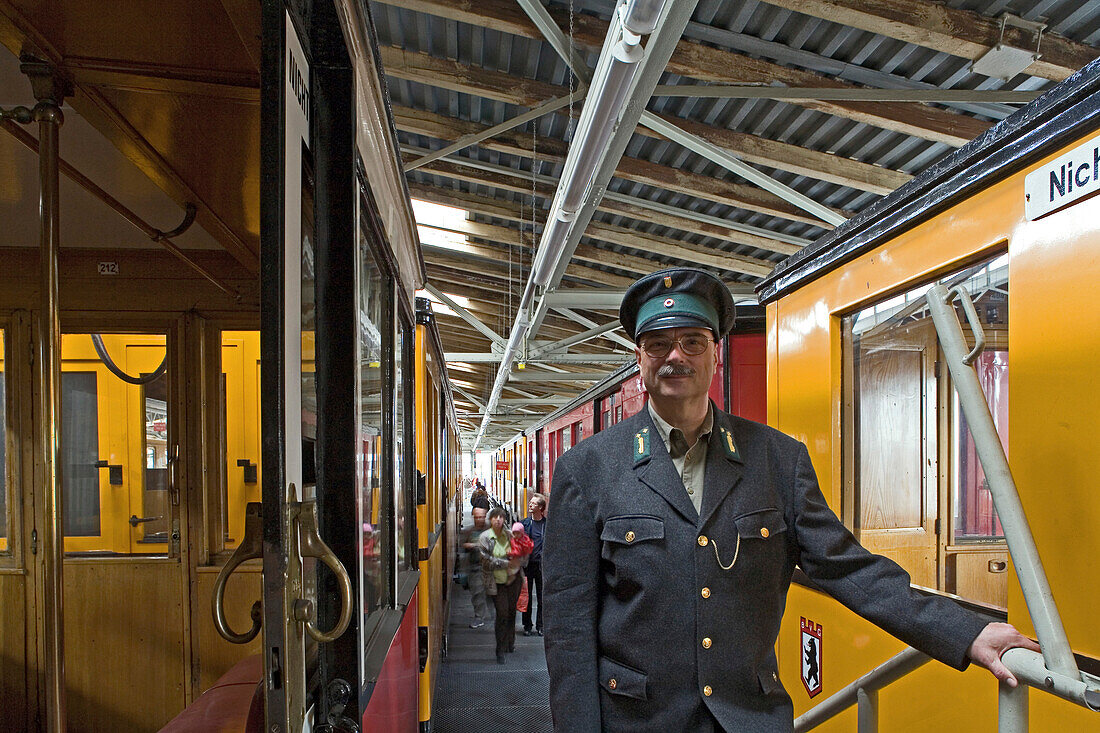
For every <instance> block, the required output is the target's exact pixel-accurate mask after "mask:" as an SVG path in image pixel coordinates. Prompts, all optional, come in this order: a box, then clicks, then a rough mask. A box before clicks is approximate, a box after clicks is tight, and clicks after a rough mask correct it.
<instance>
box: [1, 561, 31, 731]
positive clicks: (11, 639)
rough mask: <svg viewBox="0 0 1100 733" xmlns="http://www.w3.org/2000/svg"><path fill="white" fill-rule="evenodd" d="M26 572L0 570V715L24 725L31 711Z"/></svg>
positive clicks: (19, 726)
mask: <svg viewBox="0 0 1100 733" xmlns="http://www.w3.org/2000/svg"><path fill="white" fill-rule="evenodd" d="M25 583H26V578H25V577H24V575H23V574H22V573H18V572H15V573H0V608H2V609H3V612H2V614H0V711H3V712H2V713H0V718H2V719H3V721H4V723H3V725H4V726H8V725H12V726H14V727H13V728H11V730H18V729H20V728H21V727H22V721H25V720H26V715H27V709H26V705H27V667H28V665H27V658H26V648H27V647H26V644H27V636H28V634H27V627H26V623H27V618H26V616H27V614H26V609H27V604H26V585H25Z"/></svg>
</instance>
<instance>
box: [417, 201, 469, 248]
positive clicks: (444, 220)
mask: <svg viewBox="0 0 1100 733" xmlns="http://www.w3.org/2000/svg"><path fill="white" fill-rule="evenodd" d="M412 207H413V214H415V216H416V224H417V226H416V231H417V234H419V235H420V243H421V244H422V245H424V246H425V247H438V248H442V249H452V250H459V251H463V250H467V249H468V247H467V246H466V235H464V234H460V233H459V232H460V231H461V230H462V228H463V224H464V223H465V221H466V211H465V210H464V209H457V208H455V207H453V206H443V205H442V204H433V203H431V202H430V201H421V200H420V199H413V200H412Z"/></svg>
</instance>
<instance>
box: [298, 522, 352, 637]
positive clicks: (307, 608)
mask: <svg viewBox="0 0 1100 733" xmlns="http://www.w3.org/2000/svg"><path fill="white" fill-rule="evenodd" d="M298 537H299V542H300V546H299V550H298V551H299V553H300V554H301V556H302V557H314V558H317V559H318V560H320V561H321V562H323V563H324V564H325V565H328V567H329V570H331V571H332V572H333V574H334V575H335V576H336V581H337V583H339V585H340V618H339V619H337V621H336V626H334V627H333V628H332V630H330V631H327V632H324V631H321V630H320V629H318V628H317V627H316V626H315V625H314V623H313V621H314V617H315V614H314V613H313V604H312V603H309V602H308V601H305V599H300V600H299V601H298V602H297V603H296V604H295V614H294V615H295V618H296V619H297V620H298V621H302V622H303V623H305V625H306V632H307V633H308V634H309V635H310V636H311V637H313V639H315V640H316V641H318V642H322V643H324V642H332V641H336V639H338V638H340V635H341V634H343V633H344V632H345V631H346V630H347V628H348V623H350V622H351V578H350V577H349V576H348V571H347V570H346V569H344V565H343V563H341V562H340V560H339V558H337V557H336V553H334V552H333V551H332V550H331V549H329V546H328V545H326V544H325V542H324V540H322V539H321V535H320V533H319V531H318V527H317V504H316V503H314V502H312V501H310V502H304V503H303V504H302V506H301V511H300V513H299V514H298Z"/></svg>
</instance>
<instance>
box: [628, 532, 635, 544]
mask: <svg viewBox="0 0 1100 733" xmlns="http://www.w3.org/2000/svg"><path fill="white" fill-rule="evenodd" d="M634 536H635V535H634V530H630V531H629V532H627V533H626V541H627V542H633V541H634Z"/></svg>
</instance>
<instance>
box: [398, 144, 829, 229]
mask: <svg viewBox="0 0 1100 733" xmlns="http://www.w3.org/2000/svg"><path fill="white" fill-rule="evenodd" d="M620 165H621V164H620ZM628 167H629V168H631V169H632V170H633V171H634V175H633V176H632V180H636V181H638V182H639V183H644V184H646V185H649V186H656V187H658V188H664V189H666V190H669V191H676V192H678V193H684V194H687V195H688V196H694V197H696V198H703V199H706V200H708V201H714V202H716V203H720V204H725V205H727V206H732V207H734V208H738V209H744V210H746V211H755V212H756V213H759V214H764V215H765V216H775V217H779V218H780V219H786V220H788V221H797V222H801V223H802V224H809V225H811V226H818V227H822V228H825V229H828V228H830V227H829V225H828V224H826V223H825V222H823V221H821V220H820V219H818V218H817V217H816V216H811V215H809V214H807V213H806V212H805V211H803V210H802V209H800V208H798V207H797V206H794V205H793V204H789V203H787V202H786V201H784V200H783V199H781V198H779V197H778V196H776V195H775V194H773V193H769V192H768V191H764V190H763V189H760V188H757V187H756V186H752V185H749V184H746V183H727V182H725V181H720V180H719V179H717V178H711V177H709V176H703V175H700V174H698V173H692V172H691V171H685V170H678V169H676V168H670V167H668V166H663V165H657V164H656V163H650V162H648V161H644V160H637V159H635V160H631V161H629V163H628ZM418 170H420V171H423V172H424V173H431V174H435V175H440V176H444V177H446V178H451V179H454V180H458V181H466V182H468V183H476V184H481V185H485V186H491V187H493V188H498V189H500V190H502V191H511V192H512V193H519V194H530V193H531V191H532V186H531V181H530V179H529V178H526V179H525V177H526V176H527V175H528V174H527V173H525V172H524V171H520V170H517V171H515V174H514V175H506V174H503V173H496V172H490V171H484V170H478V169H476V168H471V167H469V166H464V165H460V164H458V163H451V162H448V161H445V160H436V161H433V162H431V163H428V164H427V165H425V166H423V167H421V168H418ZM616 175H618V173H616ZM534 190H535V191H536V192H537V193H538V194H539V195H540V196H542V198H544V199H547V200H549V199H552V198H553V197H554V190H555V187H554V186H550V185H547V184H545V183H536V184H535V186H534ZM597 209H601V210H604V211H606V210H607V209H605V208H604V207H603V203H602V202H601V204H600V206H598V207H597ZM837 213H839V214H841V215H842V216H845V214H844V212H837Z"/></svg>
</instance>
